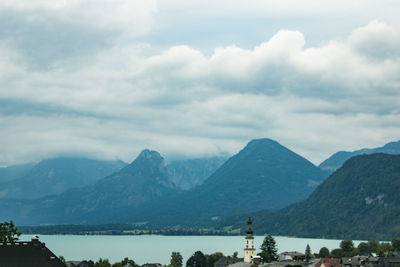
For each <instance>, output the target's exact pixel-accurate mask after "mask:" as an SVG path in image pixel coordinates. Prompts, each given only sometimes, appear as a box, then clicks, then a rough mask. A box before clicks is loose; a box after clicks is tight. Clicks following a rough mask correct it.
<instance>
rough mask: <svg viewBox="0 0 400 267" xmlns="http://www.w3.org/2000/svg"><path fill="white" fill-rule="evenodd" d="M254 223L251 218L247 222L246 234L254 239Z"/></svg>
mask: <svg viewBox="0 0 400 267" xmlns="http://www.w3.org/2000/svg"><path fill="white" fill-rule="evenodd" d="M252 223H253V221H252V220H251V218H250V217H249V219H248V220H247V230H246V234H247V237H250V236H251V237H253V228H251V225H252Z"/></svg>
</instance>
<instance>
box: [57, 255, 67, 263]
mask: <svg viewBox="0 0 400 267" xmlns="http://www.w3.org/2000/svg"><path fill="white" fill-rule="evenodd" d="M58 258H59V259H60V261H62V262H63V263H66V262H67V261H66V260H65V258H64V257H63V256H59V257H58Z"/></svg>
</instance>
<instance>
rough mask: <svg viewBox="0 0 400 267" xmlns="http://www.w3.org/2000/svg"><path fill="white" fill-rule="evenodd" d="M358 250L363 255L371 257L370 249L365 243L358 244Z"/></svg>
mask: <svg viewBox="0 0 400 267" xmlns="http://www.w3.org/2000/svg"><path fill="white" fill-rule="evenodd" d="M357 248H358V251H359V252H360V254H361V255H369V254H370V247H369V246H368V244H367V243H365V242H361V243H360V244H358V246H357Z"/></svg>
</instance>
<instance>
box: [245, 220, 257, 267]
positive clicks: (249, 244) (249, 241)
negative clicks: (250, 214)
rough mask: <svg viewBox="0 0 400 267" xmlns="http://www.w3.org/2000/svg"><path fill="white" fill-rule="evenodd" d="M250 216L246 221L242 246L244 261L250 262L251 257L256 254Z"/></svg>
mask: <svg viewBox="0 0 400 267" xmlns="http://www.w3.org/2000/svg"><path fill="white" fill-rule="evenodd" d="M251 224H252V221H251V218H249V220H248V221H247V225H248V226H247V230H246V234H247V235H246V247H245V248H244V262H248V263H251V262H252V259H253V257H254V256H255V254H256V250H255V248H254V243H253V242H254V237H253V229H252V228H251Z"/></svg>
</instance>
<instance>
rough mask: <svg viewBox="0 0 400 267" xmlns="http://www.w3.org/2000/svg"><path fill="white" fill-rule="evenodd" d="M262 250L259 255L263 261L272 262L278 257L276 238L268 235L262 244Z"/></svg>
mask: <svg viewBox="0 0 400 267" xmlns="http://www.w3.org/2000/svg"><path fill="white" fill-rule="evenodd" d="M260 249H261V252H260V253H258V255H259V256H260V257H261V260H262V261H263V262H272V261H276V260H277V259H278V254H277V252H278V249H277V247H276V242H275V239H274V238H273V237H272V236H271V235H267V236H266V237H265V238H264V241H263V243H262V245H261V248H260Z"/></svg>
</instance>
